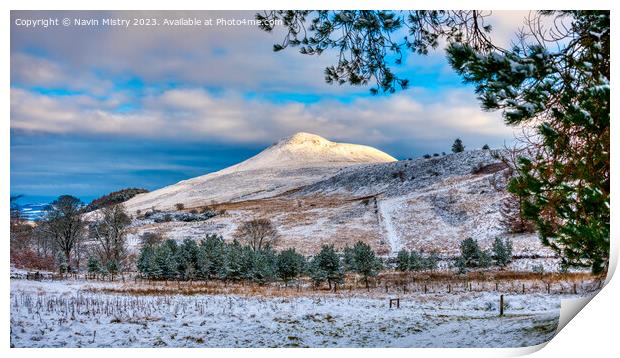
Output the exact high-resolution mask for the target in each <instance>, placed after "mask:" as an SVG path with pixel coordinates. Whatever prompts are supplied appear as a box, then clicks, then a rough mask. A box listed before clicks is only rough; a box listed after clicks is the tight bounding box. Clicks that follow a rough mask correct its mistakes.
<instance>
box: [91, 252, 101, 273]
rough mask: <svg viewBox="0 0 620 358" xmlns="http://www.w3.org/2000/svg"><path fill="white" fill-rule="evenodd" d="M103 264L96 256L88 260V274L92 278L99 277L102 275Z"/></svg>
mask: <svg viewBox="0 0 620 358" xmlns="http://www.w3.org/2000/svg"><path fill="white" fill-rule="evenodd" d="M101 269H102V268H101V262H99V260H97V258H95V257H94V256H90V257H89V258H88V273H89V274H91V275H92V276H97V275H98V274H100V273H101Z"/></svg>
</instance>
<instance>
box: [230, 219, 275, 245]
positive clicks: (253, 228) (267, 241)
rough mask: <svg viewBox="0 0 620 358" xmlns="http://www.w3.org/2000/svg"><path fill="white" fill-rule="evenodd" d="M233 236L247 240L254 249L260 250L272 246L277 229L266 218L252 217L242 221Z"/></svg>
mask: <svg viewBox="0 0 620 358" xmlns="http://www.w3.org/2000/svg"><path fill="white" fill-rule="evenodd" d="M235 237H236V238H237V239H239V240H245V241H247V243H248V245H250V247H251V248H252V250H254V251H261V250H263V249H265V248H267V247H269V246H274V245H275V244H276V242H277V240H278V237H279V235H278V230H277V229H276V228H275V227H274V226H273V224H272V223H271V221H269V220H268V219H253V220H250V221H245V222H243V223H242V224H241V225H240V226H239V228H237V231H236V232H235Z"/></svg>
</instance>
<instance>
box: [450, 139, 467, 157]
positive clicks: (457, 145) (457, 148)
mask: <svg viewBox="0 0 620 358" xmlns="http://www.w3.org/2000/svg"><path fill="white" fill-rule="evenodd" d="M464 150H465V146H464V145H463V141H462V140H461V138H456V139H455V140H454V143H453V144H452V152H453V153H460V152H462V151H464Z"/></svg>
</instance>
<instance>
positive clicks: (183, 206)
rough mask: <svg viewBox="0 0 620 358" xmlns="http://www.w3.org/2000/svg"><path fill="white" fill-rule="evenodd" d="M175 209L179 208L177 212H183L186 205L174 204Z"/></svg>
mask: <svg viewBox="0 0 620 358" xmlns="http://www.w3.org/2000/svg"><path fill="white" fill-rule="evenodd" d="M174 207H175V208H177V210H183V209H185V204H183V203H176V204H174Z"/></svg>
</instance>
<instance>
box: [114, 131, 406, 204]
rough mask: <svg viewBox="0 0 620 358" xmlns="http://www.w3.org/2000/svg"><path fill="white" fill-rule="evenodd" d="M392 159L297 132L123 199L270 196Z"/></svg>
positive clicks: (186, 200) (209, 201) (208, 200)
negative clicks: (224, 164)
mask: <svg viewBox="0 0 620 358" xmlns="http://www.w3.org/2000/svg"><path fill="white" fill-rule="evenodd" d="M393 161H396V159H394V158H393V157H392V156H390V155H388V154H386V153H384V152H382V151H380V150H377V149H375V148H372V147H368V146H363V145H357V144H348V143H334V142H331V141H329V140H327V139H325V138H322V137H320V136H318V135H314V134H309V133H297V134H294V135H292V136H290V137H286V138H283V139H281V140H280V141H279V142H277V143H275V144H273V145H272V146H270V147H268V148H267V149H265V150H263V151H262V152H260V153H259V154H257V155H255V156H254V157H252V158H249V159H247V160H245V161H243V162H241V163H239V164H236V165H233V166H231V167H228V168H226V169H223V170H220V171H218V172H215V173H210V174H207V175H203V176H199V177H196V178H192V179H188V180H184V181H181V182H179V183H177V184H174V185H170V186H167V187H165V188H162V189H159V190H155V191H152V192H150V193H145V194H141V195H137V196H136V197H134V198H132V199H131V200H129V201H127V202H126V203H125V205H126V207H127V209H128V210H129V211H131V212H136V211H137V210H140V211H142V212H144V211H145V210H148V209H151V208H156V209H158V210H169V209H172V208H174V207H175V205H176V204H177V203H181V204H183V205H184V206H185V207H186V208H191V207H198V206H205V205H211V204H214V203H225V202H231V201H240V200H249V199H259V198H265V197H272V196H275V195H278V194H281V193H284V192H286V191H289V190H293V189H296V188H300V187H302V186H305V185H308V184H312V183H315V182H318V181H320V180H322V179H325V178H328V177H330V176H332V175H334V174H336V173H337V172H338V171H339V170H340V169H341V168H343V167H348V166H352V165H357V164H364V163H366V164H367V163H384V162H393Z"/></svg>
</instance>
